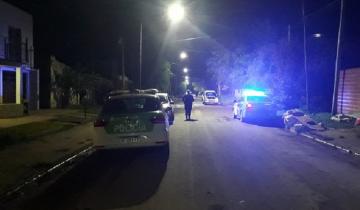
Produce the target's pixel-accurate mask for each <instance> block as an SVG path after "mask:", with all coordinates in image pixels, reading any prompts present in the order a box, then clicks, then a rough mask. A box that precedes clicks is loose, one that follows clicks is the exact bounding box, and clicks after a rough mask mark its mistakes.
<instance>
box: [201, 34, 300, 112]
mask: <svg viewBox="0 0 360 210" xmlns="http://www.w3.org/2000/svg"><path fill="white" fill-rule="evenodd" d="M295 46H297V45H296V44H295V43H294V44H290V43H288V42H286V41H284V40H280V41H278V42H276V43H271V44H267V45H264V46H262V47H259V48H256V49H255V50H253V51H250V52H245V51H244V50H242V49H240V48H238V49H236V50H235V51H233V52H230V51H227V50H217V51H215V52H213V53H212V57H211V58H209V60H208V62H207V71H208V72H209V73H210V74H212V75H213V77H214V78H215V80H216V81H217V85H218V87H220V86H221V85H227V86H229V87H231V88H232V89H242V88H246V87H257V88H263V89H266V90H268V92H269V94H270V95H272V97H271V98H272V99H273V100H274V101H275V102H277V103H282V104H284V103H288V102H289V101H291V102H294V101H297V102H298V101H300V99H301V96H302V95H303V88H302V86H303V78H304V77H303V71H302V70H301V68H302V66H301V65H299V64H298V62H297V60H298V58H299V55H298V54H297V52H299V51H298V50H297V49H296V47H295ZM291 106H299V105H298V104H297V105H294V104H293V105H291Z"/></svg>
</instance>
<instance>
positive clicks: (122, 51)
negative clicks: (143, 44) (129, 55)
mask: <svg viewBox="0 0 360 210" xmlns="http://www.w3.org/2000/svg"><path fill="white" fill-rule="evenodd" d="M118 44H120V45H121V82H122V89H123V90H125V86H126V85H125V46H124V45H125V43H124V39H123V38H120V39H119V41H118Z"/></svg>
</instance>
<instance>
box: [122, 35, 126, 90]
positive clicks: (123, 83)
mask: <svg viewBox="0 0 360 210" xmlns="http://www.w3.org/2000/svg"><path fill="white" fill-rule="evenodd" d="M121 60H122V61H121V64H122V65H121V67H122V68H121V74H122V75H121V77H122V89H123V90H125V46H124V42H123V43H122V45H121Z"/></svg>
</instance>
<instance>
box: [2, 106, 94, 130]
mask: <svg viewBox="0 0 360 210" xmlns="http://www.w3.org/2000/svg"><path fill="white" fill-rule="evenodd" d="M88 115H89V116H92V115H93V114H88ZM70 117H72V118H77V120H80V119H81V118H84V113H83V112H82V110H80V109H43V110H39V111H34V112H31V113H30V114H29V115H27V116H23V117H17V118H8V119H0V128H8V127H12V126H17V125H22V124H27V123H33V122H41V121H48V120H53V119H65V118H68V119H69V118H70Z"/></svg>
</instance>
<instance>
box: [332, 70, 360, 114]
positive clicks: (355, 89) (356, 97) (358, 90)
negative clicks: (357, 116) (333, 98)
mask: <svg viewBox="0 0 360 210" xmlns="http://www.w3.org/2000/svg"><path fill="white" fill-rule="evenodd" d="M337 111H338V113H342V114H352V113H360V68H353V69H347V70H345V71H340V77H339V88H338V103H337Z"/></svg>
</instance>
